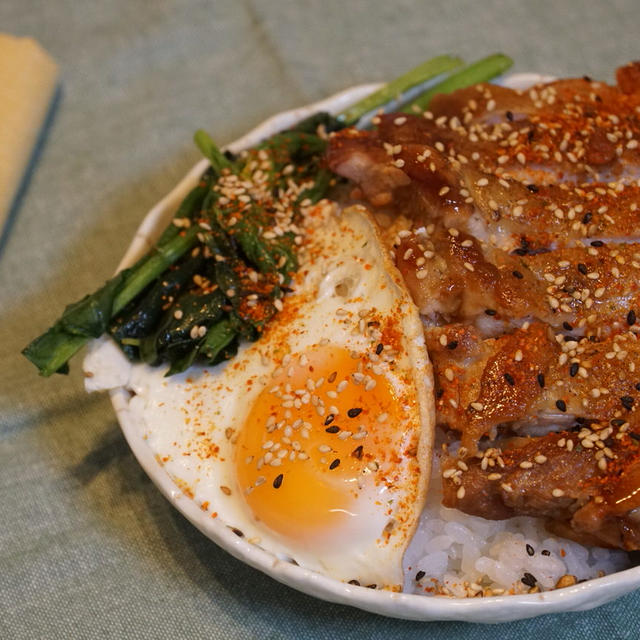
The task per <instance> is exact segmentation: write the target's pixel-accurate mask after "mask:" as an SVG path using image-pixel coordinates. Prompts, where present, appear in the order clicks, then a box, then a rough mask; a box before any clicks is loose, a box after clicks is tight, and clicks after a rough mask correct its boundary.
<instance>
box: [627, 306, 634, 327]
mask: <svg viewBox="0 0 640 640" xmlns="http://www.w3.org/2000/svg"><path fill="white" fill-rule="evenodd" d="M635 323H636V312H635V311H634V310H633V309H631V311H629V313H627V324H628V325H629V326H630V327H631V326H633V325H634V324H635Z"/></svg>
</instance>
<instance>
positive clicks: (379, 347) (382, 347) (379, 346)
mask: <svg viewBox="0 0 640 640" xmlns="http://www.w3.org/2000/svg"><path fill="white" fill-rule="evenodd" d="M383 349H384V345H383V344H382V342H379V343H378V346H377V347H376V355H378V356H379V355H380V354H381V353H382V350H383Z"/></svg>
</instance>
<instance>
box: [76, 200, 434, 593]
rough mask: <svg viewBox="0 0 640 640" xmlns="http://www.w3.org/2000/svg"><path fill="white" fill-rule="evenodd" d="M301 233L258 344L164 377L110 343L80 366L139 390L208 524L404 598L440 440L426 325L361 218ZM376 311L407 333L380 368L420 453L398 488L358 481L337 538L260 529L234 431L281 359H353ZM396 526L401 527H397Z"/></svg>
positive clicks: (101, 381)
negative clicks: (277, 308) (325, 354)
mask: <svg viewBox="0 0 640 640" xmlns="http://www.w3.org/2000/svg"><path fill="white" fill-rule="evenodd" d="M305 233H306V238H307V240H306V242H305V245H304V247H303V250H302V252H301V256H300V258H301V267H300V270H299V272H298V274H297V275H296V278H295V280H294V283H293V285H292V286H293V289H294V293H293V294H292V295H291V296H289V297H288V298H285V310H284V311H283V313H281V314H279V315H278V316H276V318H275V320H273V321H272V326H270V327H269V329H268V331H267V332H266V334H265V335H264V336H263V337H262V338H261V339H260V340H258V341H257V342H256V343H252V344H248V345H244V346H242V347H241V348H240V350H239V352H238V354H237V355H236V356H235V357H234V358H233V359H232V360H231V361H230V362H227V363H223V364H221V365H218V366H216V367H192V368H191V369H190V370H189V371H187V372H186V373H184V374H181V375H178V376H172V377H171V378H166V377H164V373H165V371H166V369H165V368H162V367H160V368H151V367H148V366H146V365H140V364H137V365H131V364H130V363H129V362H128V361H127V360H126V359H125V358H124V356H123V355H122V354H121V353H120V351H119V350H118V348H117V347H115V346H114V345H113V343H111V342H109V341H105V340H102V341H98V342H97V343H96V344H94V345H93V346H92V348H91V350H90V352H89V354H88V356H87V358H86V360H85V365H84V368H85V372H86V373H87V375H88V377H87V378H86V387H87V389H88V390H96V389H106V388H113V387H119V386H122V387H125V388H127V389H129V390H130V391H131V392H132V397H131V400H130V402H129V407H128V409H129V415H130V418H131V419H132V420H133V421H135V423H136V424H137V425H138V428H139V430H140V433H141V434H144V438H145V439H146V442H147V444H148V446H149V447H150V448H151V450H152V451H153V453H154V454H155V457H156V460H157V461H158V463H159V464H161V465H162V466H163V467H164V469H165V471H166V472H167V473H168V474H169V476H170V477H171V478H172V479H173V481H174V482H175V483H176V485H177V486H178V487H179V488H180V489H181V490H182V491H183V492H184V493H185V494H186V495H187V496H189V497H190V498H192V499H193V500H194V501H196V503H197V504H199V505H200V506H201V507H202V508H203V509H204V510H206V511H207V512H209V513H210V514H211V517H215V518H220V519H221V521H222V522H224V523H225V524H227V525H228V526H230V527H232V528H233V529H234V530H236V531H237V532H238V533H241V534H242V535H243V536H244V537H245V538H246V539H247V540H249V541H250V542H252V543H254V544H258V545H260V546H261V547H263V548H264V549H266V550H268V551H271V552H272V553H274V554H276V555H277V556H278V557H280V558H281V559H282V558H286V559H291V560H294V561H295V562H297V563H298V564H300V565H302V566H304V567H307V568H310V569H313V570H316V571H319V572H321V573H323V574H325V575H328V576H330V577H334V578H336V579H339V580H344V581H351V580H357V581H358V582H359V583H360V584H362V585H374V584H375V585H376V586H378V587H385V588H391V589H396V590H397V589H399V588H400V585H401V584H402V582H403V576H402V556H403V553H404V551H405V549H406V547H407V545H408V544H409V541H410V538H411V535H412V534H413V531H414V529H415V527H416V524H417V521H418V518H419V515H420V512H421V510H422V507H423V504H424V499H425V494H426V489H427V482H428V473H429V468H430V459H431V444H432V438H433V424H434V407H433V393H432V387H431V384H432V375H431V368H430V364H429V361H428V358H427V354H426V349H425V345H424V338H423V334H422V326H421V323H420V319H419V316H418V312H417V309H416V308H415V306H414V305H413V303H412V301H411V300H410V297H409V295H408V293H407V291H406V289H405V287H404V284H403V283H402V280H401V276H400V275H399V273H398V272H397V271H396V269H395V267H394V266H393V264H392V263H391V261H390V260H389V258H388V256H387V254H386V251H385V250H384V248H383V246H382V242H381V240H380V238H379V236H378V233H377V228H376V225H375V223H374V222H373V220H372V219H371V217H370V216H369V214H368V213H367V212H366V211H364V210H363V209H361V208H358V207H354V208H350V209H347V210H345V211H343V212H338V211H337V208H336V207H334V206H329V205H325V206H320V207H316V208H315V209H314V210H313V215H309V216H308V217H307V224H306V228H305ZM287 305H291V306H295V308H296V313H294V314H289V316H288V315H287ZM369 309H375V311H376V317H383V318H385V317H386V318H389V319H393V321H394V323H395V324H396V325H397V326H398V327H399V328H400V329H401V333H402V338H401V343H402V348H401V349H399V352H398V353H397V355H396V356H395V359H394V366H393V367H389V366H386V365H385V364H384V363H382V364H381V366H382V368H383V369H384V377H385V379H386V380H387V381H388V383H389V385H390V387H391V388H393V389H394V390H395V391H396V392H397V395H398V397H403V398H410V399H411V400H412V401H413V402H410V403H407V404H406V406H403V407H402V408H401V412H402V414H403V420H404V421H405V424H404V428H405V429H406V430H407V434H406V442H405V443H404V444H405V445H406V446H407V447H408V446H409V444H410V440H412V439H413V440H412V442H413V443H414V444H415V443H417V451H416V452H415V454H416V455H415V456H412V457H410V458H407V459H402V460H400V462H398V463H397V466H398V469H397V470H394V472H396V471H397V474H398V476H399V477H400V478H401V480H399V481H398V482H397V483H395V484H393V483H391V484H389V483H387V484H384V483H374V482H366V481H363V482H362V486H361V490H360V491H359V494H358V498H357V510H356V511H357V513H354V514H353V516H354V517H350V518H347V521H346V523H345V524H344V525H343V526H341V528H340V530H338V531H333V532H329V535H326V532H325V535H322V536H319V537H318V538H313V539H309V538H308V537H305V536H301V537H300V536H296V535H295V531H294V532H292V535H282V533H277V532H275V531H273V530H272V529H270V528H268V527H265V525H264V524H263V523H261V522H258V521H257V519H256V518H255V517H254V515H253V513H252V512H251V509H250V508H249V506H248V505H247V502H246V500H245V499H244V497H243V495H242V492H241V490H240V488H239V486H238V480H237V473H236V467H235V464H234V456H235V450H234V447H235V446H236V441H237V436H238V433H239V432H240V430H241V429H242V428H243V425H244V423H245V421H246V418H247V415H248V413H249V411H250V409H251V406H252V405H253V403H254V402H255V400H256V398H257V397H258V395H259V394H260V393H261V391H262V390H263V389H265V388H268V386H269V385H270V381H271V380H272V377H273V376H274V374H276V373H277V371H279V370H281V369H282V365H283V350H284V351H285V352H287V353H291V354H301V353H304V352H307V351H309V350H310V349H313V348H316V347H318V345H330V346H332V347H342V348H344V349H347V350H349V351H350V352H353V353H362V352H365V351H366V350H367V349H370V347H371V338H370V336H368V335H367V332H366V331H362V329H363V322H362V320H363V317H364V316H366V313H367V311H368V310H369ZM285 362H286V360H285ZM248 380H251V383H252V384H251V385H250V386H248V385H247V381H248ZM398 454H399V455H400V457H401V458H402V452H398ZM367 473H368V470H367V469H366V468H364V469H363V474H365V475H366V474H367ZM401 505H402V506H401ZM400 511H401V512H400ZM394 521H396V522H401V523H402V526H395V527H394V526H393V522H394ZM390 524H392V526H391V527H390V526H389V525H390ZM385 528H386V529H385ZM385 530H386V534H385Z"/></svg>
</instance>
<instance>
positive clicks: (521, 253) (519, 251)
mask: <svg viewBox="0 0 640 640" xmlns="http://www.w3.org/2000/svg"><path fill="white" fill-rule="evenodd" d="M513 253H514V254H515V255H517V256H526V255H527V254H528V253H529V250H528V249H514V250H513Z"/></svg>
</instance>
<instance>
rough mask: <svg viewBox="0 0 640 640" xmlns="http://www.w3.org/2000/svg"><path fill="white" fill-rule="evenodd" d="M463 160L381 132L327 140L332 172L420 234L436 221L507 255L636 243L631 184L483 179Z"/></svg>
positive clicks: (408, 124)
mask: <svg viewBox="0 0 640 640" xmlns="http://www.w3.org/2000/svg"><path fill="white" fill-rule="evenodd" d="M393 117H394V116H384V117H383V118H382V120H383V121H384V120H386V119H388V118H393ZM408 118H413V120H408ZM396 120H400V121H401V122H402V123H403V124H401V125H396V128H398V129H403V128H407V129H414V128H415V127H413V124H414V122H415V121H416V120H417V122H418V123H420V122H421V121H420V120H419V119H418V118H417V116H401V117H400V118H397V117H396ZM639 137H640V136H639ZM440 148H442V147H440ZM462 157H463V158H464V159H465V162H460V159H459V157H457V156H455V157H454V156H450V155H447V154H446V153H444V152H442V151H440V150H438V149H437V148H436V147H432V146H429V145H422V144H416V143H405V144H395V143H394V142H388V141H387V140H385V138H383V137H382V134H381V132H371V133H368V132H355V133H354V132H352V130H349V129H348V130H346V131H344V132H340V133H338V134H336V135H335V136H334V137H333V138H332V139H331V145H330V148H329V153H328V161H329V166H330V167H331V168H332V170H333V171H335V172H336V173H338V174H340V175H343V176H345V177H347V178H349V179H350V180H352V181H354V182H355V183H356V184H358V185H359V186H360V187H361V189H362V195H363V196H364V197H365V199H367V200H368V201H369V202H370V203H371V204H373V205H374V206H383V205H384V206H388V205H390V204H394V205H395V207H396V209H397V210H401V211H403V213H404V214H405V215H408V216H409V217H411V218H413V219H414V221H415V224H416V225H417V226H420V225H426V224H429V223H434V222H436V221H439V222H440V223H441V224H442V225H443V226H445V227H446V228H456V229H458V230H460V231H464V232H466V233H468V234H471V235H473V236H475V237H476V238H477V239H479V240H481V241H483V242H484V243H487V244H489V245H491V246H495V247H497V248H500V249H502V250H504V251H516V250H526V251H528V252H531V251H533V252H535V251H537V250H539V249H545V248H546V249H553V248H558V247H565V246H574V245H576V244H578V243H580V242H582V241H583V240H601V241H619V240H621V239H624V240H625V241H631V240H636V241H640V186H638V184H637V182H636V181H634V182H633V183H631V184H624V183H623V182H617V183H611V184H610V183H605V182H591V183H584V184H582V183H575V184H574V183H562V184H550V185H547V186H544V185H536V184H533V183H525V182H520V181H518V180H516V179H515V178H512V177H511V178H509V177H506V176H504V175H496V174H492V173H487V172H485V171H484V170H483V168H481V166H480V163H479V161H478V162H473V161H469V160H467V158H466V156H462ZM638 160H639V161H640V157H639V158H638Z"/></svg>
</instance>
